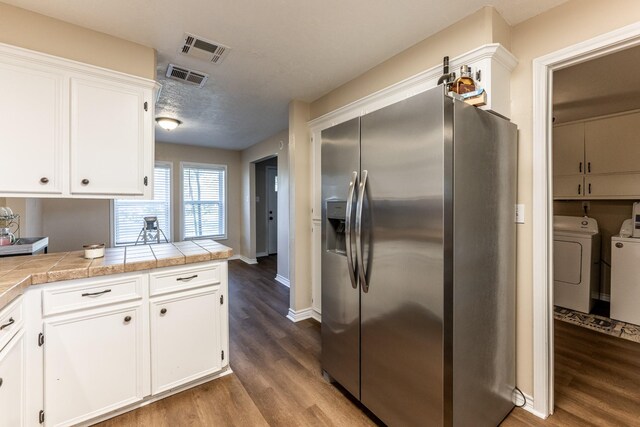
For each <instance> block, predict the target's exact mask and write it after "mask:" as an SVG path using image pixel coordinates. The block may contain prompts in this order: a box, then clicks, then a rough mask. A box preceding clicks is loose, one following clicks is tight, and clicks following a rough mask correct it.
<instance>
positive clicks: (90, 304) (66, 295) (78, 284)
mask: <svg viewBox="0 0 640 427" xmlns="http://www.w3.org/2000/svg"><path fill="white" fill-rule="evenodd" d="M144 280H145V276H144V275H134V276H130V277H127V278H122V277H119V278H117V279H101V280H94V279H81V280H78V281H75V280H74V281H71V282H68V285H67V284H64V285H63V284H58V285H52V286H51V287H50V288H48V289H44V290H43V291H42V311H43V315H45V316H50V315H52V314H61V313H67V312H70V311H75V310H84V309H87V308H94V307H99V306H103V305H107V304H114V303H120V302H126V301H132V300H136V299H140V298H142V295H143V293H142V292H143V284H144Z"/></svg>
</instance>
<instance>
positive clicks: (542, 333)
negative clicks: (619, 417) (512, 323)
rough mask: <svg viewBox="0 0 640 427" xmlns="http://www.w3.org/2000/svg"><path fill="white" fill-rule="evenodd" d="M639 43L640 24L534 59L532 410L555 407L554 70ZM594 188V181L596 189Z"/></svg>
mask: <svg viewBox="0 0 640 427" xmlns="http://www.w3.org/2000/svg"><path fill="white" fill-rule="evenodd" d="M638 45H640V24H633V25H630V26H627V27H624V28H621V29H619V30H616V31H613V32H611V33H607V34H604V35H602V36H598V37H595V38H593V39H590V40H587V41H585V42H581V43H579V44H577V45H574V46H570V47H568V48H565V49H562V50H559V51H557V52H554V53H551V54H548V55H545V56H543V57H539V58H537V59H535V60H534V61H533V86H534V88H533V89H534V90H533V140H534V141H539V142H540V143H539V144H534V145H533V209H532V210H533V265H534V266H535V268H534V269H533V344H534V357H533V363H534V367H533V368H534V369H533V371H534V378H533V392H534V397H535V400H534V402H533V404H532V408H531V412H533V413H535V414H537V415H538V416H540V417H543V418H546V417H547V416H548V415H549V414H551V413H553V410H554V379H555V378H554V354H555V353H554V349H555V347H554V345H555V344H554V317H553V314H554V298H553V293H554V274H553V266H554V263H553V259H554V247H553V246H554V245H553V238H554V234H553V223H554V222H553V220H554V218H553V214H554V210H553V203H554V193H553V191H554V185H555V186H558V187H561V186H562V183H561V182H559V183H558V182H556V183H554V176H553V168H552V167H553V163H552V162H553V159H552V152H553V145H552V141H553V122H552V117H553V109H552V102H551V101H552V96H553V83H554V77H553V74H554V72H556V71H559V70H562V69H564V68H568V67H571V66H574V65H577V64H582V63H585V62H587V61H590V60H592V59H596V58H600V57H603V56H605V55H607V54H612V53H615V52H620V51H622V50H625V49H628V48H633V47H635V46H638ZM584 166H585V165H583V167H584ZM585 179H586V178H585ZM556 181H557V180H556ZM583 182H586V181H583ZM584 188H585V187H584V183H583V184H582V186H581V188H580V192H584ZM593 189H594V187H593V186H592V191H593ZM576 191H578V187H576ZM587 191H588V182H587ZM582 194H583V193H582ZM592 194H593V193H592Z"/></svg>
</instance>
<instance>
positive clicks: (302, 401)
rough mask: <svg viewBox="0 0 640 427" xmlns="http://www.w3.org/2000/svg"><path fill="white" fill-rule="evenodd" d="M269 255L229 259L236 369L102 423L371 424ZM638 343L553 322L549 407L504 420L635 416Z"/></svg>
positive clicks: (639, 403) (613, 421)
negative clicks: (332, 369)
mask: <svg viewBox="0 0 640 427" xmlns="http://www.w3.org/2000/svg"><path fill="white" fill-rule="evenodd" d="M275 275H276V263H275V257H265V258H261V259H260V260H259V264H258V265H247V264H245V263H243V262H242V261H230V262H229V293H230V297H229V300H230V303H229V312H230V329H231V330H230V338H231V340H230V341H231V343H230V346H231V348H230V352H231V367H232V369H233V371H234V374H232V375H229V376H227V377H224V378H221V379H218V380H214V381H211V382H209V383H206V384H203V385H201V386H198V387H195V388H193V389H190V390H187V391H184V392H182V393H179V394H177V395H175V396H171V397H169V398H167V399H164V400H161V401H159V402H156V403H153V404H150V405H148V406H145V407H143V408H141V409H138V410H135V411H132V412H129V413H126V414H124V415H121V416H119V417H116V418H114V419H111V420H108V421H106V422H104V423H101V424H100V425H101V426H110V427H115V426H117V427H121V426H153V427H156V426H172V427H173V426H266V425H270V426H373V425H376V424H378V422H376V421H375V420H374V419H373V417H372V416H370V415H369V414H368V413H367V412H366V410H365V409H363V408H362V407H361V406H360V405H359V404H358V403H357V402H355V401H354V400H353V399H352V398H351V397H350V396H349V395H348V394H347V393H346V392H343V391H341V390H340V389H339V388H337V387H334V386H331V385H329V384H327V383H326V382H325V381H324V380H323V379H322V377H321V373H320V372H321V370H320V325H319V324H318V323H317V322H315V321H313V320H306V321H303V322H299V323H292V322H291V321H289V320H288V319H286V318H285V316H286V314H287V311H288V307H289V290H288V289H287V288H285V287H284V286H282V285H281V284H279V283H277V282H275V280H273V278H274V277H275ZM639 368H640V344H637V343H633V342H630V341H624V340H621V339H619V338H615V337H610V336H607V335H604V334H599V333H597V332H593V331H590V330H587V329H584V328H580V327H577V326H574V325H569V324H566V323H562V322H556V413H555V414H554V415H553V416H552V417H550V418H549V419H548V420H546V421H543V420H541V419H539V418H537V417H535V416H533V415H531V414H529V413H528V412H526V411H524V410H523V409H517V408H516V409H515V410H514V411H513V412H512V413H511V415H510V416H509V417H508V418H507V419H506V420H505V421H504V422H503V423H502V425H503V426H506V427H512V426H589V425H597V426H640V369H639Z"/></svg>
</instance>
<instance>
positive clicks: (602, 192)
mask: <svg viewBox="0 0 640 427" xmlns="http://www.w3.org/2000/svg"><path fill="white" fill-rule="evenodd" d="M585 195H586V196H587V197H593V198H603V199H605V198H606V199H640V173H623V174H616V175H587V176H586V178H585Z"/></svg>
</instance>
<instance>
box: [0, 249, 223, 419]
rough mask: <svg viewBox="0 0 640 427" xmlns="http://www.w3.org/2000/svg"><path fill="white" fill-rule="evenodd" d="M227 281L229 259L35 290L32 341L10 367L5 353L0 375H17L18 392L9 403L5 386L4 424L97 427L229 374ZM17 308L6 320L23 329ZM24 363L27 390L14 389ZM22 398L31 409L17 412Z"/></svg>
mask: <svg viewBox="0 0 640 427" xmlns="http://www.w3.org/2000/svg"><path fill="white" fill-rule="evenodd" d="M227 280H228V276H227V263H226V261H212V262H208V263H198V264H193V265H189V266H179V267H167V268H159V269H154V270H151V271H149V272H140V273H124V274H116V275H112V276H105V277H100V278H88V279H78V280H69V281H65V282H58V283H51V284H47V285H43V286H40V287H34V288H32V289H30V290H28V291H27V294H26V295H25V297H27V299H26V301H27V304H26V305H25V306H24V308H25V310H27V314H29V316H28V317H29V319H30V320H29V321H27V322H26V325H27V326H26V328H25V334H26V333H28V334H29V335H25V336H27V337H28V340H27V341H29V342H31V340H32V338H33V344H34V345H33V346H31V347H28V348H27V351H28V353H27V355H26V357H25V356H24V355H22V353H20V354H19V355H17V356H11V357H10V358H8V359H7V360H10V361H9V362H5V361H4V359H5V358H7V356H6V355H5V353H6V351H5V350H2V352H0V377H1V376H3V375H7V374H4V372H5V371H6V370H8V371H9V372H10V374H9V375H8V376H7V378H11V380H10V381H8V382H6V384H10V387H11V390H12V391H11V392H10V397H7V398H5V395H4V394H3V393H5V389H3V387H4V386H3V387H0V427H5V426H11V427H13V426H20V425H22V424H21V423H22V421H19V422H17V423H16V422H14V421H13V420H14V419H16V418H15V417H18V416H20V417H22V416H24V414H25V412H26V413H27V415H26V416H27V418H28V420H29V422H26V423H24V424H26V425H28V426H32V425H33V426H37V425H39V424H38V423H37V421H35V420H37V419H38V417H39V414H38V412H41V414H40V415H41V416H42V417H43V418H44V423H43V424H44V426H46V427H50V426H70V425H77V424H80V425H86V424H91V423H95V422H97V421H100V420H103V419H107V418H109V417H112V416H115V415H117V414H118V413H119V412H122V411H125V410H131V409H134V408H135V407H137V406H140V405H142V404H145V403H147V402H148V401H149V400H153V399H160V398H163V397H165V396H166V395H168V394H170V393H172V392H175V391H177V390H180V389H183V388H187V387H189V386H190V385H193V384H195V383H196V382H197V381H198V380H202V379H203V378H205V377H209V378H215V377H216V375H224V374H225V373H226V372H228V364H229V363H228V359H229V356H228V346H229V342H228V340H229V333H228V327H229V326H228V325H229V323H228V310H227V306H226V301H225V299H226V295H227ZM150 295H151V296H150ZM18 308H22V306H18V305H15V304H14V305H12V306H10V307H8V308H7V309H6V310H4V311H3V312H2V313H0V320H2V319H3V318H5V317H7V316H12V317H13V318H15V319H17V320H16V325H17V326H19V325H18V323H17V322H18V320H19V319H21V317H20V316H19V315H20V314H21V313H22V311H19V310H18ZM3 316H4V317H3ZM40 332H42V333H41V334H40ZM39 335H42V339H41V340H38V341H39V344H41V345H36V344H37V343H36V338H38V336H39ZM1 338H2V336H0V339H1ZM20 339H22V338H20ZM15 340H16V339H15V338H14V339H12V341H11V343H14V342H15ZM2 344H3V342H2V341H0V346H1V345H2ZM11 345H14V346H15V344H8V345H7V347H6V348H9V347H10V346H11ZM22 345H23V344H22V343H21V344H20V350H12V351H20V352H22V351H24V350H22ZM11 348H14V347H11ZM15 348H18V347H15ZM25 360H27V361H29V362H28V363H29V367H28V369H27V370H26V373H27V376H26V377H27V385H26V394H25V391H24V390H25V389H24V386H22V385H20V386H17V385H16V384H17V383H18V381H16V378H19V377H20V375H23V374H20V373H19V372H20V370H22V372H24V371H25V369H26V367H25V366H26V365H25V362H24V361H25ZM7 363H8V366H9V368H6V366H7ZM20 363H22V364H20ZM16 387H23V388H22V389H21V390H22V394H20V393H21V392H20V390H18V389H17V388H16ZM13 390H18V391H13ZM22 395H26V396H28V397H29V399H30V400H29V401H28V402H27V403H26V404H27V408H26V411H25V409H24V407H22V409H18V408H21V406H20V405H24V403H20V402H23V401H21V400H20V399H21V396H22ZM7 396H9V395H7ZM38 396H43V397H44V399H43V400H44V402H42V400H41V397H38ZM5 402H7V405H8V406H6V407H7V408H9V409H8V410H5V406H3V405H5ZM9 417H12V418H9ZM20 420H22V419H20ZM34 421H35V422H34Z"/></svg>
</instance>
